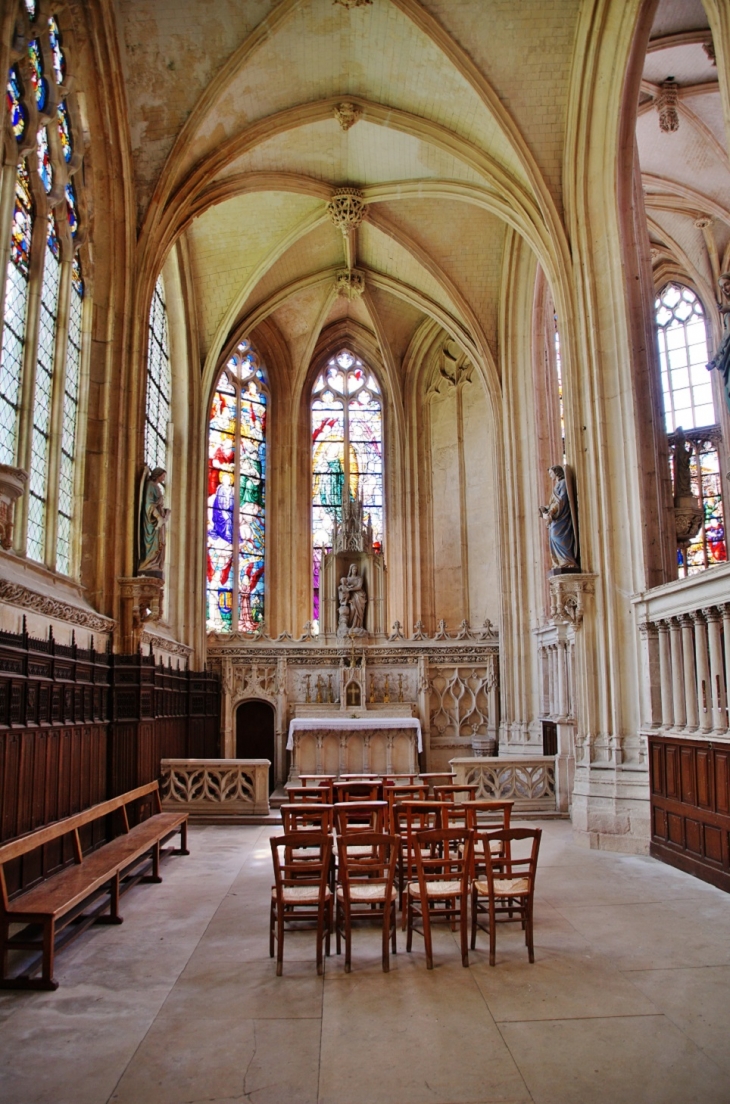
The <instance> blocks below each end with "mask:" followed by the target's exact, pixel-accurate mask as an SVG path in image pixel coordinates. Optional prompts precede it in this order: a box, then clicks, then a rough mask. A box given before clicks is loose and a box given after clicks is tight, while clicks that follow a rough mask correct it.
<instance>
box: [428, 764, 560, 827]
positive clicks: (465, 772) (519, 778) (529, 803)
mask: <svg viewBox="0 0 730 1104" xmlns="http://www.w3.org/2000/svg"><path fill="white" fill-rule="evenodd" d="M450 765H451V768H452V770H453V772H454V782H455V783H458V782H464V783H465V784H468V783H474V782H476V784H477V785H478V787H479V789H478V790H477V792H476V794H475V798H476V799H477V800H487V801H488V800H495V801H507V800H514V803H515V804H514V812H515V813H528V812H530V813H533V812H534V813H540V812H543V813H545V812H555V811H556V802H555V759H554V757H553V756H551V755H536V756H533V757H530V758H528V757H526V756H520V757H519V758H515V759H509V758H506V757H503V756H500V757H499V758H486V757H483V758H482V757H480V758H464V759H452V760H451V764H450Z"/></svg>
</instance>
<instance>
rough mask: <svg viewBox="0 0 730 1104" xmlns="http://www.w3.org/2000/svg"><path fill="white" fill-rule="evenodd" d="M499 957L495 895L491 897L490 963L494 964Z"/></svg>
mask: <svg viewBox="0 0 730 1104" xmlns="http://www.w3.org/2000/svg"><path fill="white" fill-rule="evenodd" d="M496 957H497V920H496V916H495V913H494V897H492V896H491V894H490V897H489V965H490V966H494V964H495V960H496Z"/></svg>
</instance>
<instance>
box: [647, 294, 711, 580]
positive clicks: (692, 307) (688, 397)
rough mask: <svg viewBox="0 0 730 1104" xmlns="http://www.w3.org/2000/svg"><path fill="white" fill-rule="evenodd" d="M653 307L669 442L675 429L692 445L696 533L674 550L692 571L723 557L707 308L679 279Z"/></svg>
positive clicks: (683, 565) (682, 569)
mask: <svg viewBox="0 0 730 1104" xmlns="http://www.w3.org/2000/svg"><path fill="white" fill-rule="evenodd" d="M654 306H655V311H656V331H657V341H658V344H659V361H660V366H661V375H662V390H663V392H664V416H665V420H666V427H667V432H668V434H669V443H670V445H672V446H673V445H674V443H675V440H676V438H675V430H678V429H680V428H681V429H683V430H684V432H685V435H686V438H687V441H688V442H689V444H690V446H691V459H690V473H691V483H692V494H693V495H694V496H695V497H696V498H697V500H698V501H699V504H700V507H701V509H702V524H701V526H700V530H699V532H698V533H697V535H696V536H695V537H694V539H693V540H692V541H691V542H690V544H689V546H687V547H684V546H680V547H679V548H678V550H677V560H678V565H679V570H680V573H681V574H683V575H694V574H695V573H696V572H698V571H702V570H703V569H704V568H706V567H711V566H712V565H713V564H715V563H723V562H724V561H725V560H726V559H727V544H726V540H725V519H724V511H723V502H722V477H721V474H720V458H719V455H718V445H719V443H720V429H719V427H718V426H717V425H716V424H715V422H716V416H715V404H714V401H713V396H712V379H711V377H710V373H709V372H708V371H707V361H708V360H709V355H708V351H707V330H706V327H705V312H704V310H703V309H702V304H701V303H700V301H699V299H698V298H697V296H696V295H695V293H694V292H693V291H692V290H691V289H690V288H688V287H685V286H684V285H683V284H677V283H670V284H667V285H666V287H664V288H663V289H662V291H661V292H660V294H659V296H658V297H657V300H656V303H655V305H654Z"/></svg>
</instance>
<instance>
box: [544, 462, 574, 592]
mask: <svg viewBox="0 0 730 1104" xmlns="http://www.w3.org/2000/svg"><path fill="white" fill-rule="evenodd" d="M549 473H550V477H551V479H552V481H553V493H552V495H551V496H550V501H549V503H548V504H547V506H541V507H540V516H541V517H542V518H543V519H544V520H545V521H546V522H547V527H548V537H549V540H550V558H551V559H552V562H553V567H554V568H563V569H565V568H572V570H573V571H579V570H580V568H579V566H578V549H577V542H576V528H577V527H576V523H575V501H574V496H573V494H571V493H570V490H572V488H571V489H569V488H568V486H567V482H566V478H565V471H564V470H563V468H562V466H561V465H560V464H555V465H554V466H553V467H552V468H550V469H549Z"/></svg>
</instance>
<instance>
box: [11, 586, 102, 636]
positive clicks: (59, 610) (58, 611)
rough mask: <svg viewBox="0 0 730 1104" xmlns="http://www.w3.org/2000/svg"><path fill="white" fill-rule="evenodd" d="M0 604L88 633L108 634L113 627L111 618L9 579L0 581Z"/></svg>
mask: <svg viewBox="0 0 730 1104" xmlns="http://www.w3.org/2000/svg"><path fill="white" fill-rule="evenodd" d="M0 602H7V603H8V604H9V605H11V606H20V608H21V609H28V610H32V611H33V612H34V613H39V614H41V615H42V616H43V617H54V618H56V619H57V620H59V621H67V622H68V623H69V624H71V625H80V626H81V627H82V628H84V629H89V631H90V632H99V633H110V632H112V631H113V629H114V625H115V622H114V621H113V620H112V618H111V617H104V616H102V614H100V613H95V612H93V611H91V610H85V609H82V608H81V607H80V606H73V605H71V603H70V602H62V601H59V600H58V599H56V598H49V597H46V596H45V595H43V594H38V593H37V592H36V591H34V590H30V589H29V588H28V587H25V586H22V585H21V584H20V583H12V582H10V580H9V579H0Z"/></svg>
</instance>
